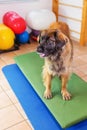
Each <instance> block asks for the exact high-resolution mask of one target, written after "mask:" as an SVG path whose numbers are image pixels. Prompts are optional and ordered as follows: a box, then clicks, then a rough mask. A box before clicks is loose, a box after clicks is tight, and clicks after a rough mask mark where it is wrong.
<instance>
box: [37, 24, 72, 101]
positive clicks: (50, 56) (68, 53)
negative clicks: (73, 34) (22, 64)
mask: <svg viewBox="0 0 87 130" xmlns="http://www.w3.org/2000/svg"><path fill="white" fill-rule="evenodd" d="M38 39H39V46H38V47H37V52H38V53H39V54H40V56H41V57H43V58H44V59H45V63H44V66H43V82H44V85H45V87H46V90H45V92H44V97H45V98H47V99H49V98H51V97H52V92H51V80H52V78H53V77H54V76H58V77H60V78H61V82H62V88H61V94H62V97H63V99H64V100H69V99H70V98H71V94H70V93H69V92H68V91H67V82H68V79H69V76H70V70H71V69H70V68H71V63H72V57H73V47H72V42H71V39H70V32H69V27H68V25H67V24H66V23H63V22H55V23H53V24H52V25H50V27H49V28H48V29H47V30H44V31H42V32H41V34H40V36H39V38H38ZM54 87H55V86H54Z"/></svg>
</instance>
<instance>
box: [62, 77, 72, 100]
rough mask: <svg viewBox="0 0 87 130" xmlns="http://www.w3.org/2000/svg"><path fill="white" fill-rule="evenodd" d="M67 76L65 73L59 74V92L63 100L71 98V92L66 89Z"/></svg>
mask: <svg viewBox="0 0 87 130" xmlns="http://www.w3.org/2000/svg"><path fill="white" fill-rule="evenodd" d="M68 78H69V76H68V75H67V74H66V75H62V76H61V81H62V89H61V94H62V97H63V100H70V98H71V94H70V93H69V92H68V91H67V83H68Z"/></svg>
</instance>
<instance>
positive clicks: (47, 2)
mask: <svg viewBox="0 0 87 130" xmlns="http://www.w3.org/2000/svg"><path fill="white" fill-rule="evenodd" d="M8 1H9V0H8ZM43 8H45V9H49V10H51V9H52V0H44V1H43V0H36V1H32V2H31V1H25V2H19V1H18V2H17V1H14V2H8V3H0V23H2V18H3V15H4V14H5V13H6V12H7V11H15V12H17V13H18V14H19V15H21V16H22V17H24V18H25V16H26V15H27V13H28V12H29V11H31V10H34V9H43Z"/></svg>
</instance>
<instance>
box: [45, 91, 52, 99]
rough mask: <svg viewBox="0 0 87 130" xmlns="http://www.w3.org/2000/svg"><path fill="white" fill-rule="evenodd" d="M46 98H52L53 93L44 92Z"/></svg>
mask: <svg viewBox="0 0 87 130" xmlns="http://www.w3.org/2000/svg"><path fill="white" fill-rule="evenodd" d="M44 98H46V99H50V98H52V93H51V91H45V92H44Z"/></svg>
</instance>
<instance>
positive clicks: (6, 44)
mask: <svg viewBox="0 0 87 130" xmlns="http://www.w3.org/2000/svg"><path fill="white" fill-rule="evenodd" d="M14 39H15V34H14V32H13V31H12V30H11V29H10V28H9V27H7V26H6V25H4V24H0V50H8V49H10V48H12V47H13V46H14Z"/></svg>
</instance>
